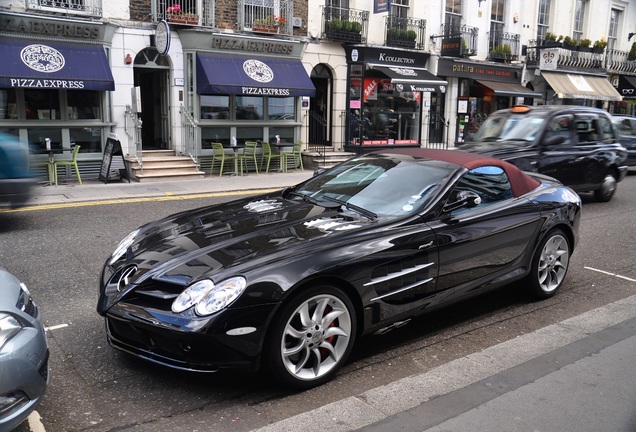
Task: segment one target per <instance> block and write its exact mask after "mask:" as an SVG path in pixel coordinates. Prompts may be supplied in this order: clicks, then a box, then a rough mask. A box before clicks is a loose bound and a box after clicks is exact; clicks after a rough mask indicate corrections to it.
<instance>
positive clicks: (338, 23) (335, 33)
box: [326, 19, 362, 43]
mask: <svg viewBox="0 0 636 432" xmlns="http://www.w3.org/2000/svg"><path fill="white" fill-rule="evenodd" d="M326 30H327V37H328V38H329V39H332V40H336V41H340V42H352V43H358V42H360V41H361V40H362V35H361V32H362V24H360V23H359V22H356V21H348V20H340V19H332V20H330V21H329V22H328V23H327V26H326Z"/></svg>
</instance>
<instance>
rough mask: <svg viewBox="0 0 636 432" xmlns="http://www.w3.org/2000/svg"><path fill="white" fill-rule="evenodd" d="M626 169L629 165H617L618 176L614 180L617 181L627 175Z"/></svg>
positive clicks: (627, 169)
mask: <svg viewBox="0 0 636 432" xmlns="http://www.w3.org/2000/svg"><path fill="white" fill-rule="evenodd" d="M628 171H629V167H628V166H627V165H623V166H619V167H618V178H617V179H616V181H617V182H620V181H623V179H624V178H625V177H626V176H627V173H628Z"/></svg>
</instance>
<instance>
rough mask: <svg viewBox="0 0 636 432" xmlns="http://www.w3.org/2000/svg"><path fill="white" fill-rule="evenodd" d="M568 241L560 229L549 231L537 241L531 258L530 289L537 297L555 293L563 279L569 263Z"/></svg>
mask: <svg viewBox="0 0 636 432" xmlns="http://www.w3.org/2000/svg"><path fill="white" fill-rule="evenodd" d="M570 254H571V248H570V242H569V241H568V237H567V236H566V235H565V233H564V232H563V231H562V230H560V229H554V230H552V231H550V232H549V233H548V234H547V235H546V236H545V237H544V238H543V240H542V241H541V243H539V247H538V248H537V250H536V251H535V253H534V258H533V259H532V271H531V273H530V279H529V283H530V287H529V288H530V291H531V292H532V294H533V295H534V296H535V297H537V298H539V299H546V298H549V297H552V296H553V295H555V294H556V292H557V291H558V289H559V288H560V287H561V284H562V283H563V281H564V280H565V275H566V274H567V272H568V266H569V263H570Z"/></svg>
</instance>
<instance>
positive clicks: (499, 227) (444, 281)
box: [431, 166, 541, 295]
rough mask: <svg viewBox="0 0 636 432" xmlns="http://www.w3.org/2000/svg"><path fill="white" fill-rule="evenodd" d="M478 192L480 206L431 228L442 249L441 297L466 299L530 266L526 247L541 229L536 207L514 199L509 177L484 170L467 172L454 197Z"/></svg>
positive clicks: (496, 170)
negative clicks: (446, 292)
mask: <svg viewBox="0 0 636 432" xmlns="http://www.w3.org/2000/svg"><path fill="white" fill-rule="evenodd" d="M460 191H472V192H476V193H477V194H478V195H479V197H480V198H481V203H480V204H479V205H477V206H476V207H474V208H470V209H467V208H463V209H459V210H456V211H453V212H451V215H450V216H451V217H450V219H449V220H441V221H437V222H435V223H434V224H431V227H432V228H433V230H434V231H435V235H436V239H437V244H438V248H439V262H440V264H439V265H440V268H439V276H438V280H437V287H436V289H437V290H438V291H443V290H447V289H451V288H453V289H455V290H456V291H457V292H456V293H454V294H459V295H462V294H467V293H469V292H471V291H472V290H475V289H478V288H480V287H486V288H487V287H488V285H490V284H491V282H492V280H493V279H494V278H499V277H502V276H504V275H515V274H519V273H520V272H521V271H522V270H523V269H524V268H525V267H524V266H526V265H527V263H526V262H525V260H526V259H527V257H526V252H527V248H528V245H531V244H532V239H533V238H534V236H535V235H536V231H537V229H538V227H539V224H540V216H541V215H540V214H539V212H538V210H537V209H536V207H535V206H534V204H532V203H531V202H529V201H528V200H526V199H524V198H515V197H513V196H512V189H511V187H510V183H509V180H508V177H507V175H506V174H505V172H504V171H503V170H502V169H501V168H499V167H495V166H493V167H481V168H477V169H475V170H471V171H469V172H467V173H466V174H465V175H464V176H463V178H462V179H461V180H460V181H459V182H458V183H457V185H456V186H455V188H454V190H453V191H452V192H451V196H450V198H449V200H452V199H453V195H454V194H456V193H458V192H460Z"/></svg>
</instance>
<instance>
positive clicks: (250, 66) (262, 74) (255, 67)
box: [243, 60, 274, 83]
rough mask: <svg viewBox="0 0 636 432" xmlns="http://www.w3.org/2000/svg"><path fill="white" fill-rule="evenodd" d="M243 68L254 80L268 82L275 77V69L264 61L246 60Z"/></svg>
mask: <svg viewBox="0 0 636 432" xmlns="http://www.w3.org/2000/svg"><path fill="white" fill-rule="evenodd" d="M243 70H244V71H245V73H246V74H247V76H248V77H250V78H252V79H253V80H254V81H258V82H261V83H268V82H270V81H271V80H273V79H274V71H272V69H271V68H270V67H269V66H267V65H266V64H265V63H263V62H262V61H258V60H245V62H244V63H243Z"/></svg>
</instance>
